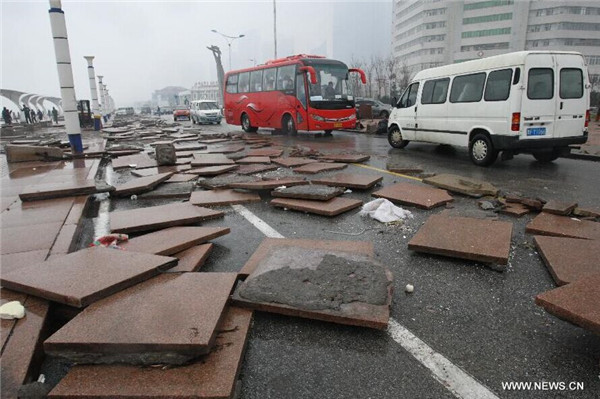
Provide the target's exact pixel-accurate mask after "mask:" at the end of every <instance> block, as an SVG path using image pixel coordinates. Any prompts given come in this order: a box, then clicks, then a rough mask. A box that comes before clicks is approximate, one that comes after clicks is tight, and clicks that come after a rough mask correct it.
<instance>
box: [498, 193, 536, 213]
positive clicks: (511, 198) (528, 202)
mask: <svg viewBox="0 0 600 399" xmlns="http://www.w3.org/2000/svg"><path fill="white" fill-rule="evenodd" d="M504 199H505V200H506V202H513V203H519V204H523V205H525V206H526V207H528V208H530V209H533V210H536V211H541V210H542V207H543V206H544V204H545V203H546V201H543V200H541V199H537V198H527V197H521V196H519V195H516V194H507V195H506V196H505V197H504Z"/></svg>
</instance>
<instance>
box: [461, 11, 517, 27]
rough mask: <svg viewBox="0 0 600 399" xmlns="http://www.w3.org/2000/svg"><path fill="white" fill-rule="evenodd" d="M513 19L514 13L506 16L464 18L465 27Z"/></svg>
mask: <svg viewBox="0 0 600 399" xmlns="http://www.w3.org/2000/svg"><path fill="white" fill-rule="evenodd" d="M512 17H513V14H512V12H507V13H504V14H494V15H483V16H481V17H471V18H463V25H468V24H479V23H482V22H494V21H505V20H507V19H512Z"/></svg>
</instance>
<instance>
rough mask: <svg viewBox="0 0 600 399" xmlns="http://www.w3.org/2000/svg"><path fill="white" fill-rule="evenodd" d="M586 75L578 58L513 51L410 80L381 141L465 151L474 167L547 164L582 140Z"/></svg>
mask: <svg viewBox="0 0 600 399" xmlns="http://www.w3.org/2000/svg"><path fill="white" fill-rule="evenodd" d="M590 88H591V85H590V83H589V76H588V73H587V68H586V65H585V60H584V58H583V55H581V54H580V53H576V52H566V51H564V52H563V51H520V52H516V53H509V54H503V55H498V56H494V57H489V58H483V59H481V60H474V61H467V62H463V63H459V64H453V65H447V66H442V67H438V68H432V69H427V70H424V71H421V72H419V73H417V74H416V75H415V77H414V79H413V80H412V82H411V84H410V85H409V86H408V88H407V89H406V90H405V91H404V93H403V94H402V96H401V97H400V99H399V100H398V102H397V104H396V106H395V107H394V109H393V110H392V113H391V115H390V119H389V125H388V126H389V127H388V141H389V143H390V145H391V146H392V147H395V148H403V147H405V146H406V145H407V144H408V143H409V142H410V141H423V142H429V143H440V144H451V145H459V146H464V147H468V148H469V155H470V157H471V160H472V161H473V163H475V164H476V165H480V166H488V165H491V164H492V163H493V162H494V161H495V160H496V158H497V156H498V153H499V152H500V151H502V152H503V153H502V158H503V159H510V158H512V156H513V155H514V154H518V153H520V152H529V153H532V154H533V156H534V157H535V159H537V160H538V161H540V162H551V161H554V160H555V159H556V158H558V157H559V155H560V154H561V153H562V152H563V151H568V147H567V146H568V145H570V144H582V143H585V142H586V141H587V134H588V132H587V130H588V123H589V119H590V112H589V106H590V104H589V101H590Z"/></svg>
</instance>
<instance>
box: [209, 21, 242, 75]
mask: <svg viewBox="0 0 600 399" xmlns="http://www.w3.org/2000/svg"><path fill="white" fill-rule="evenodd" d="M211 32H213V33H218V34H219V35H221V36H223V37H224V38H225V40H226V41H227V46H228V47H229V70H230V71H231V43H233V41H234V40H235V39H240V38H242V37H244V36H246V35H239V36H229V35H226V34H223V33H221V32H219V31H218V30H216V29H211Z"/></svg>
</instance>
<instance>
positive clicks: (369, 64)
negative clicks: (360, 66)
mask: <svg viewBox="0 0 600 399" xmlns="http://www.w3.org/2000/svg"><path fill="white" fill-rule="evenodd" d="M364 71H365V75H367V87H366V94H367V96H368V97H373V78H374V77H375V76H374V71H375V65H374V64H373V57H371V60H370V61H365V69H364Z"/></svg>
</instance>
